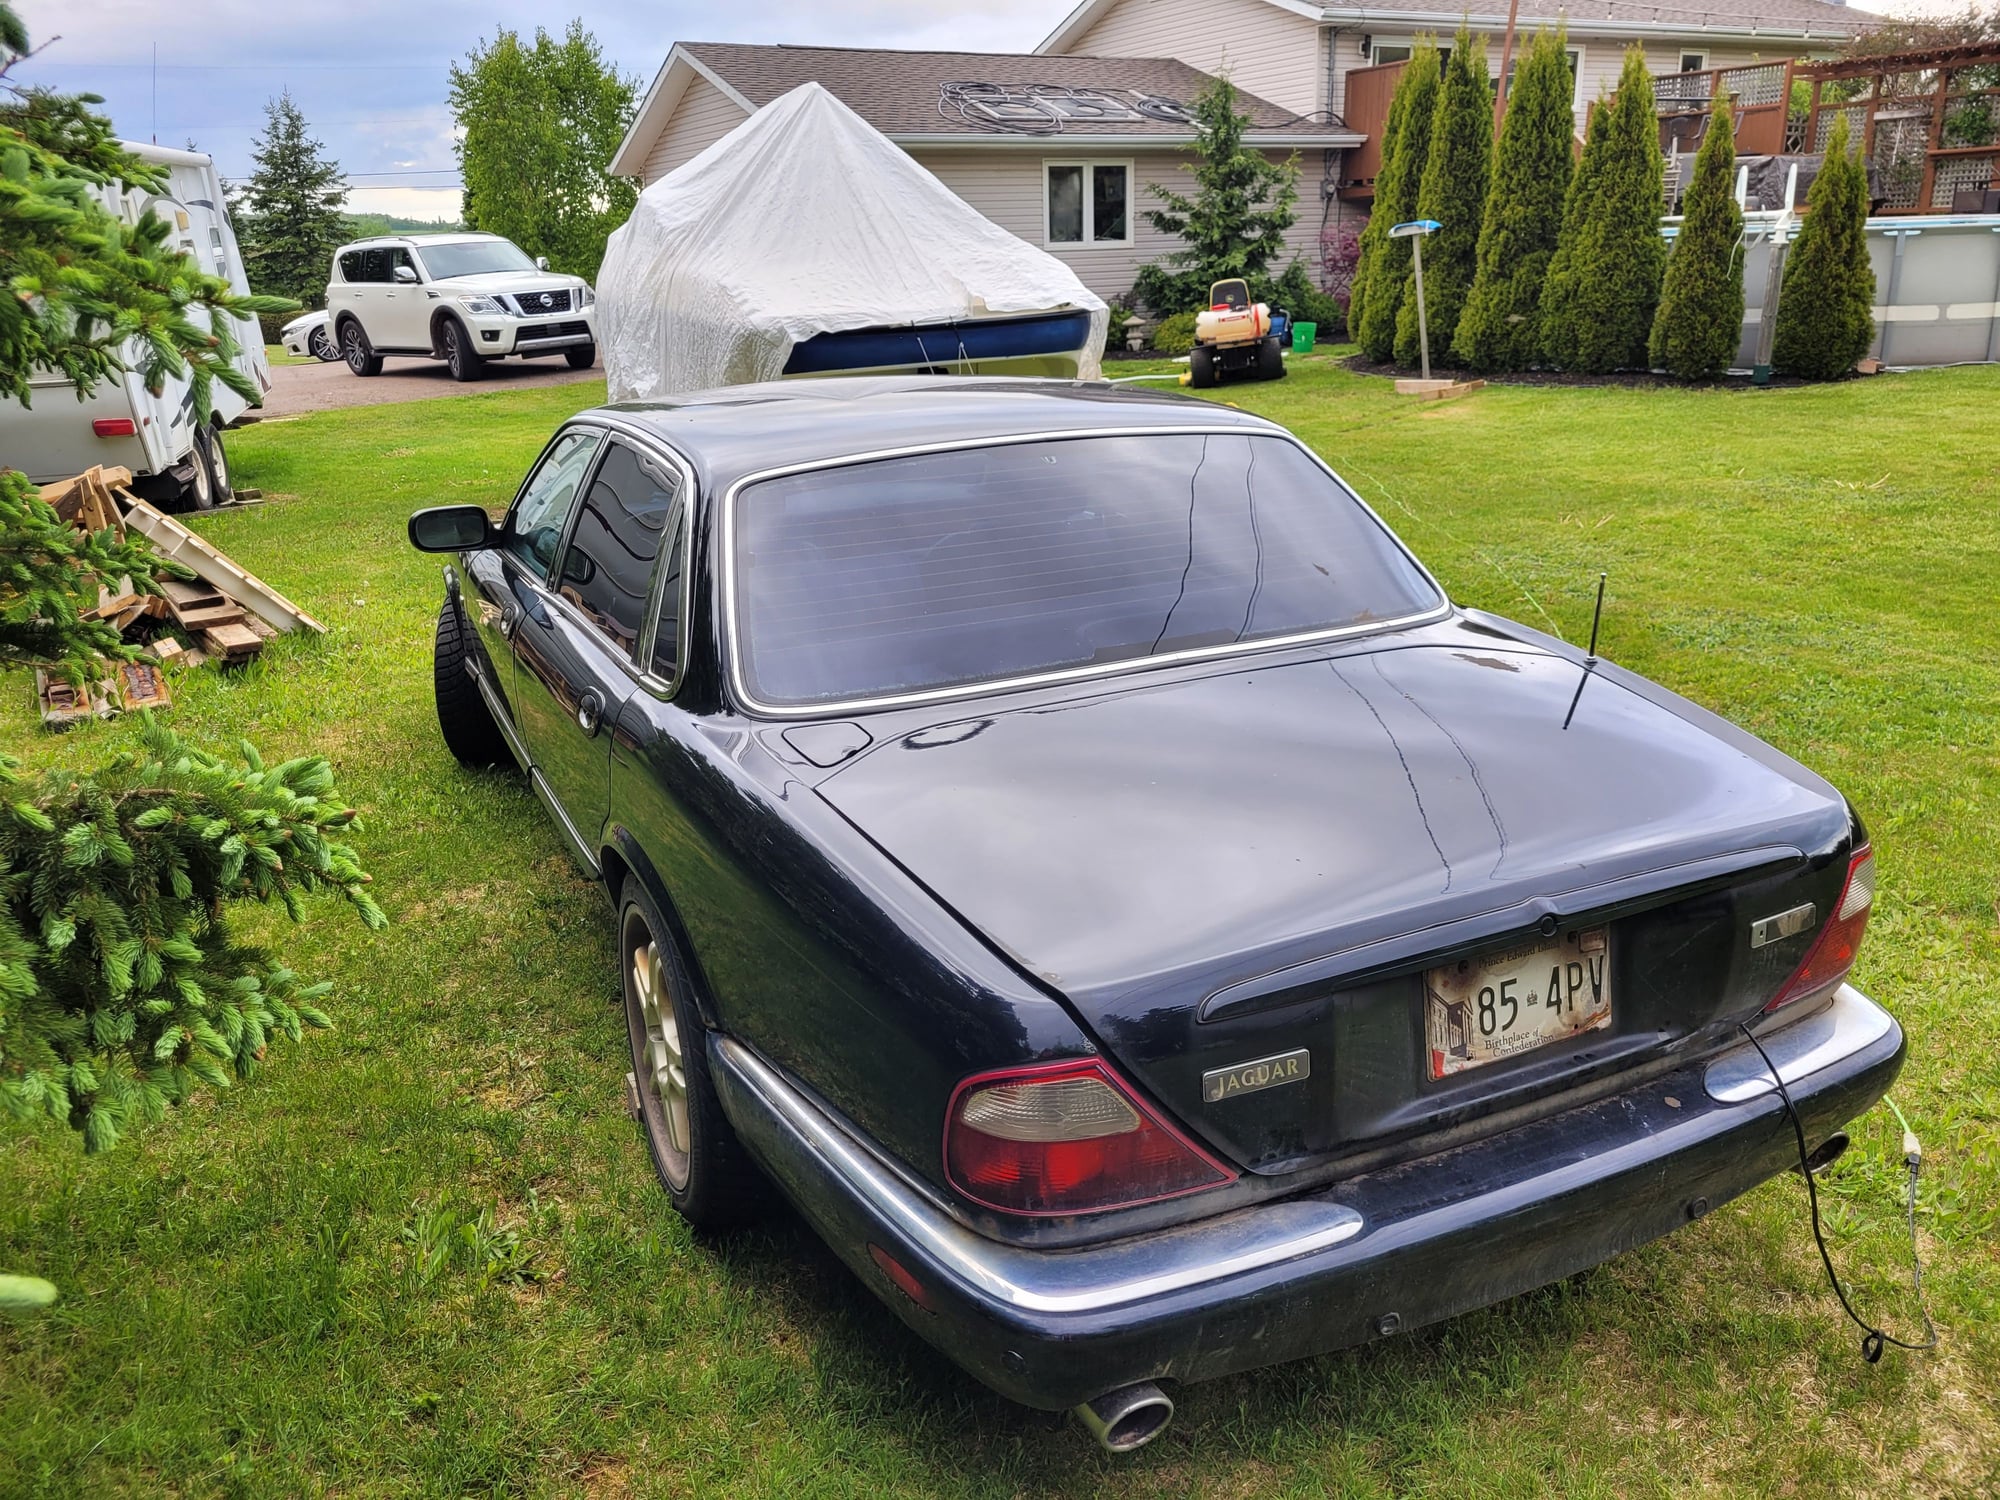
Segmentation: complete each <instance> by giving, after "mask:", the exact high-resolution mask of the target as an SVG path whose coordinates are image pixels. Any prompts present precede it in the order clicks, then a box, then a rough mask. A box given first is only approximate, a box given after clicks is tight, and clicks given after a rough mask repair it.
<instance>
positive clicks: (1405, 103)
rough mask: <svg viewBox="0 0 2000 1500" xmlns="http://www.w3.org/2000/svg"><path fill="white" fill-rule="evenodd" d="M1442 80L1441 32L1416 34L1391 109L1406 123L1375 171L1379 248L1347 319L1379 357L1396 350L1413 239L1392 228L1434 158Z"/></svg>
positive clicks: (1368, 352) (1371, 222)
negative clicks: (1357, 311) (1356, 313)
mask: <svg viewBox="0 0 2000 1500" xmlns="http://www.w3.org/2000/svg"><path fill="white" fill-rule="evenodd" d="M1442 82H1443V70H1442V69H1441V68H1440V66H1439V64H1438V51H1437V38H1436V37H1434V36H1420V37H1418V38H1417V44H1416V49H1415V50H1414V51H1413V52H1411V54H1410V60H1409V62H1408V63H1407V64H1405V66H1404V68H1403V76H1402V77H1401V78H1399V79H1397V80H1396V92H1395V95H1394V97H1393V98H1392V100H1391V101H1390V105H1389V108H1390V112H1391V113H1392V114H1393V113H1394V112H1395V110H1396V106H1397V105H1398V104H1400V105H1401V106H1402V118H1403V124H1402V129H1401V130H1399V131H1397V132H1396V134H1395V136H1394V137H1393V138H1391V139H1385V140H1384V141H1383V143H1382V165H1381V169H1380V170H1379V171H1378V172H1377V173H1376V174H1375V207H1374V208H1373V210H1371V212H1370V213H1369V216H1368V228H1367V230H1365V231H1364V233H1366V234H1377V232H1378V226H1379V235H1378V238H1377V240H1376V242H1375V243H1376V250H1377V253H1376V254H1375V256H1374V257H1373V259H1372V263H1371V264H1370V267H1369V274H1368V280H1367V284H1366V286H1365V287H1362V288H1360V293H1361V299H1362V309H1361V317H1360V320H1359V321H1358V323H1357V322H1356V321H1355V320H1354V319H1352V318H1350V319H1349V321H1348V333H1349V334H1350V335H1351V336H1352V337H1353V338H1354V340H1355V342H1356V343H1358V344H1360V345H1361V352H1362V354H1363V355H1365V356H1366V357H1367V358H1369V359H1372V360H1375V361H1377V362H1378V363H1379V362H1381V361H1382V360H1386V359H1388V358H1390V357H1391V356H1392V355H1394V354H1395V352H1396V313H1397V310H1398V309H1399V308H1400V307H1401V306H1402V302H1403V283H1404V282H1405V281H1406V280H1407V279H1408V278H1409V273H1410V242H1409V241H1408V240H1392V239H1390V238H1389V231H1390V230H1391V229H1392V228H1394V227H1395V226H1396V225H1398V224H1405V223H1408V222H1409V221H1410V220H1411V219H1414V218H1415V217H1416V216H1417V214H1416V210H1417V189H1418V186H1419V185H1420V184H1421V183H1422V181H1423V176H1424V165H1425V163H1426V162H1428V161H1429V160H1430V154H1431V126H1432V123H1433V121H1434V119H1435V117H1436V115H1437V98H1438V90H1439V86H1440V84H1441V83H1442ZM1357 280H1358V278H1357Z"/></svg>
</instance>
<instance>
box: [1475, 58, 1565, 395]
mask: <svg viewBox="0 0 2000 1500" xmlns="http://www.w3.org/2000/svg"><path fill="white" fill-rule="evenodd" d="M1563 42H1564V36H1563V33H1562V31H1560V30H1557V31H1554V32H1548V31H1541V32H1537V33H1536V34H1535V36H1534V38H1533V40H1532V41H1530V42H1529V44H1528V48H1527V54H1526V56H1524V57H1523V58H1522V59H1521V61H1520V64H1519V66H1517V67H1516V68H1515V70H1514V86H1513V89H1512V90H1511V92H1510V93H1509V94H1508V97H1507V117H1506V119H1505V121H1504V122H1503V123H1502V125H1501V127H1500V141H1499V144H1498V146H1497V147H1496V148H1495V151H1494V159H1493V183H1492V186H1491V187H1490V188H1488V190H1487V194H1486V219H1485V223H1484V225H1483V226H1482V227H1481V229H1480V231H1479V269H1478V271H1477V273H1476V274H1475V275H1474V277H1473V281H1472V290H1471V292H1470V294H1469V295H1468V296H1467V297H1466V300H1465V314H1464V316H1463V317H1461V318H1460V319H1459V320H1458V338H1457V343H1456V346H1455V347H1456V351H1457V355H1458V358H1459V359H1460V360H1461V361H1462V362H1464V363H1465V364H1466V365H1468V366H1470V367H1471V368H1472V369H1474V370H1477V371H1480V372H1481V373H1490V372H1495V371H1502V370H1525V369H1528V368H1530V367H1531V366H1533V365H1537V364H1539V363H1540V362H1541V357H1542V325H1541V301H1542V283H1543V281H1544V279H1545V278H1546V277H1547V276H1548V272H1549V261H1550V259H1551V258H1552V257H1553V256H1554V255H1555V250H1556V241H1557V238H1558V236H1559V235H1560V234H1561V232H1562V220H1563V198H1564V196H1565V195H1566V194H1567V193H1568V191H1569V179H1570V173H1571V170H1572V168H1573V167H1574V161H1573V160H1572V156H1571V150H1570V139H1571V135H1572V133H1573V132H1574V130H1575V128H1576V125H1575V116H1574V115H1573V114H1572V112H1571V109H1570V99H1571V96H1572V93H1573V90H1574V87H1575V83H1574V80H1573V78H1572V76H1571V74H1570V70H1569V60H1568V58H1567V56H1566V55H1565V50H1564V46H1563Z"/></svg>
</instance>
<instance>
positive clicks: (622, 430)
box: [524, 412, 700, 702]
mask: <svg viewBox="0 0 2000 1500" xmlns="http://www.w3.org/2000/svg"><path fill="white" fill-rule="evenodd" d="M578 427H595V428H602V429H603V430H604V431H605V432H607V433H609V434H610V435H611V436H612V437H614V438H623V439H625V440H626V441H627V442H629V443H630V444H631V446H632V447H634V448H636V449H639V450H641V451H643V452H645V453H648V454H650V455H651V456H652V457H654V458H656V459H658V460H660V461H661V462H662V463H664V464H666V465H667V467H668V468H670V469H672V470H673V471H674V472H675V473H676V474H678V475H679V476H680V481H681V490H680V495H679V497H678V501H679V504H680V506H681V511H682V514H683V515H684V516H685V517H686V524H685V525H683V526H682V528H681V586H680V601H679V603H680V611H681V622H682V624H683V626H685V625H686V623H687V621H688V617H689V614H690V612H691V611H692V609H693V606H694V583H693V579H694V506H695V499H696V497H697V495H698V494H699V493H700V484H699V482H698V481H697V480H696V478H695V472H694V465H693V464H691V463H689V462H688V460H687V459H686V458H685V457H683V456H682V454H681V453H680V451H679V450H678V449H676V448H675V447H674V446H673V445H672V444H671V443H668V442H667V441H666V440H665V439H663V438H661V437H660V436H659V435H658V434H657V433H654V432H651V431H649V430H648V429H646V428H644V427H640V426H638V425H636V424H634V423H631V422H621V421H618V420H617V419H616V418H613V417H610V416H608V415H606V414H605V413H603V412H583V413H581V414H579V415H578V416H576V417H573V418H571V419H570V420H569V421H567V422H565V423H564V424H563V425H562V428H561V429H560V430H559V431H558V432H557V434H556V437H560V436H562V434H563V433H564V432H569V431H571V430H572V429H574V428H578ZM549 442H550V443H551V444H553V443H554V442H555V438H550V439H549ZM544 451H545V452H546V450H544ZM605 451H606V450H605V449H604V448H603V447H602V446H600V448H599V450H598V453H597V456H596V459H595V460H594V461H593V463H592V465H591V468H590V472H589V475H588V476H587V477H588V481H589V484H594V483H595V482H596V480H597V470H598V467H599V466H600V465H601V464H602V463H603V461H604V453H605ZM537 467H539V462H538V463H537ZM524 483H525V481H524ZM589 484H586V485H585V489H586V491H587V490H588V487H589ZM582 510H583V506H582V505H581V504H579V505H578V506H577V507H576V510H575V511H574V512H572V513H571V516H570V521H569V524H568V525H566V526H565V527H564V529H563V539H562V545H561V546H560V547H559V548H558V549H557V552H556V563H557V564H558V566H557V567H555V568H553V569H551V571H552V572H555V573H556V575H557V576H558V577H560V576H561V569H560V564H561V562H562V561H563V559H564V557H565V556H566V554H567V553H568V552H569V544H570V537H571V535H572V533H573V531H574V528H575V524H576V516H577V515H578V514H580V513H581V512H582ZM669 514H670V515H671V512H669ZM665 550H666V549H665V548H662V549H661V553H662V555H664V553H665ZM659 574H660V563H659V558H658V557H655V558H654V560H653V577H652V579H651V581H650V582H649V583H648V584H647V587H646V613H645V617H644V618H643V620H642V621H641V622H640V626H639V639H640V640H642V641H645V642H646V643H648V645H649V646H650V645H651V642H652V640H653V632H654V630H655V629H656V628H657V627H658V625H659V620H660V604H661V600H662V598H663V596H662V594H661V592H660V577H659ZM541 588H542V592H543V593H544V594H546V595H547V596H548V598H549V599H550V600H551V601H552V602H553V603H554V604H555V605H556V606H557V607H558V608H560V609H563V610H566V611H567V612H568V614H569V617H570V618H571V619H572V620H574V621H576V622H577V623H578V624H579V625H581V626H582V627H583V628H584V629H586V630H595V631H596V632H597V633H598V634H599V635H600V636H604V631H603V629H602V628H601V627H600V626H598V625H597V623H596V622H595V621H593V620H588V619H586V618H584V615H583V612H582V611H581V610H579V609H578V608H577V607H576V606H575V605H573V604H571V603H570V602H569V601H568V600H567V599H565V598H563V597H562V596H561V595H560V594H559V593H557V592H556V590H555V589H554V588H553V587H552V586H550V585H549V583H548V582H547V581H546V580H543V581H541ZM604 638H605V640H607V641H609V640H610V637H609V636H604ZM683 639H684V640H685V636H683ZM612 654H613V655H614V656H618V662H619V665H620V666H621V667H623V668H624V669H625V673H626V675H627V676H629V677H631V678H632V679H633V680H634V681H635V682H637V683H638V684H639V686H641V687H643V688H644V689H645V690H646V691H647V692H649V693H651V694H652V695H653V696H654V697H655V698H658V699H660V700H662V701H663V702H664V701H667V700H670V699H671V698H672V697H673V696H674V694H676V693H677V692H679V691H680V686H681V683H682V681H683V680H684V679H685V678H686V677H687V652H686V651H685V650H683V651H682V652H681V659H680V661H679V662H677V663H676V664H675V666H674V673H673V676H671V677H662V676H660V675H659V674H658V673H656V672H654V671H653V670H652V662H651V660H650V659H649V660H648V661H647V663H646V665H645V666H644V667H641V666H639V664H638V663H637V662H635V661H632V660H630V659H629V658H627V657H624V656H619V655H618V652H617V650H616V647H615V644H614V647H613V651H612Z"/></svg>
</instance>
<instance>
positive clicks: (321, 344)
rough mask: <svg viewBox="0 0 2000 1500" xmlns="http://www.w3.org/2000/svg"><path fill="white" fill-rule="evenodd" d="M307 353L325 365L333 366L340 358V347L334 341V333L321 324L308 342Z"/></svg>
mask: <svg viewBox="0 0 2000 1500" xmlns="http://www.w3.org/2000/svg"><path fill="white" fill-rule="evenodd" d="M306 353H308V354H310V355H311V356H312V357H313V358H314V359H316V360H318V361H319V362H320V363H321V364H323V365H330V364H333V363H334V362H335V361H336V360H338V359H339V358H340V346H339V345H338V344H336V343H334V341H333V332H332V330H330V329H329V328H327V327H326V325H325V324H321V325H320V326H319V327H318V328H315V329H314V330H313V331H312V335H311V337H309V338H308V339H307V340H306Z"/></svg>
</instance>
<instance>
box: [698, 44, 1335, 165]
mask: <svg viewBox="0 0 2000 1500" xmlns="http://www.w3.org/2000/svg"><path fill="white" fill-rule="evenodd" d="M680 50H681V51H683V52H686V53H688V54H689V55H690V56H692V57H693V58H695V59H696V60H697V61H699V62H700V63H701V64H702V65H703V66H705V67H708V68H710V69H712V70H714V72H715V74H716V75H717V76H718V77H720V78H721V79H723V81H725V82H726V83H728V84H729V86H730V87H731V88H734V89H735V90H736V91H737V92H738V93H740V94H742V95H743V96H744V98H746V99H748V100H749V101H750V103H751V104H752V105H754V106H757V107H759V108H762V107H763V106H764V105H766V104H769V103H770V102H771V101H772V100H773V99H775V98H777V97H778V96H779V95H780V94H785V93H789V92H790V91H791V90H792V89H795V88H797V87H798V86H799V85H800V84H802V83H819V84H821V85H822V86H823V87H825V88H826V89H827V91H828V92H830V93H831V94H833V96H834V97H835V98H837V99H839V100H840V101H841V103H843V104H845V105H846V106H847V107H848V108H849V109H851V110H853V111H854V112H855V113H856V114H858V115H860V116H861V118H862V119H864V120H866V121H867V122H868V123H869V124H870V125H873V126H874V127H875V128H876V129H877V130H879V131H881V132H882V133H883V134H884V135H887V136H890V137H891V138H894V137H898V136H902V137H908V136H913V135H965V136H974V137H994V138H997V139H1005V138H1007V137H1008V136H1009V135H1018V134H1024V133H1026V134H1036V133H1037V132H1019V131H1006V130H1001V129H996V128H995V127H993V126H992V125H990V124H984V123H981V119H982V115H981V112H980V110H979V109H978V108H977V107H975V108H973V109H971V110H970V111H968V110H965V109H960V108H956V107H954V106H953V105H951V104H950V103H948V102H947V101H946V100H945V92H946V90H947V89H948V88H949V87H950V86H952V85H961V84H991V85H999V86H1002V87H1004V88H1006V89H1009V90H1019V89H1025V88H1027V87H1029V86H1039V87H1042V88H1048V89H1054V90H1064V89H1107V90H1113V91H1117V92H1118V93H1120V94H1127V95H1137V96H1143V97H1146V98H1150V99H1164V100H1170V101H1172V102H1173V103H1175V104H1181V105H1186V104H1191V103H1192V102H1193V101H1194V98H1195V96H1196V95H1197V94H1199V93H1200V92H1201V91H1202V89H1204V88H1205V87H1207V86H1208V84H1209V83H1210V82H1211V81H1212V80H1211V78H1210V75H1208V74H1207V73H1204V72H1202V71H1201V70H1200V69H1198V68H1191V67H1189V66H1188V65H1187V64H1186V63H1184V62H1178V61H1176V60H1175V59H1173V58H1167V57H1090V56H1077V55H1068V56H1059V57H1044V56H1038V55H1036V54H1033V53H1006V52H902V51H894V50H890V49H887V48H850V47H793V46H753V45H749V44H745V43H738V42H682V43H681V44H680ZM1237 108H1238V109H1239V110H1241V111H1242V112H1243V113H1244V114H1246V115H1248V116H1249V117H1250V128H1251V129H1252V130H1253V131H1256V132H1257V133H1259V134H1280V133H1282V134H1287V135H1297V136H1301V137H1314V138H1317V137H1320V136H1326V135H1330V134H1340V133H1342V131H1341V127H1340V126H1338V125H1334V124H1330V123H1329V122H1328V121H1327V120H1326V119H1324V118H1318V119H1315V118H1312V117H1310V116H1300V115H1295V114H1293V113H1292V112H1291V111H1290V110H1288V109H1284V108H1281V107H1280V106H1278V105H1276V104H1273V103H1271V102H1270V100H1268V99H1260V98H1258V97H1257V96H1256V95H1255V94H1247V93H1242V92H1241V91H1240V90H1239V92H1238V104H1237ZM1063 129H1064V132H1065V133H1070V132H1073V133H1076V134H1082V135H1117V136H1128V135H1129V136H1158V137H1160V138H1161V139H1162V140H1166V141H1175V140H1186V139H1188V138H1189V137H1190V136H1191V135H1192V133H1193V132H1192V131H1191V130H1190V129H1189V127H1188V125H1187V124H1186V123H1184V122H1182V121H1179V120H1175V119H1171V118H1165V119H1161V118H1151V117H1149V116H1147V115H1144V114H1139V115H1135V116H1134V117H1131V118H1124V119H1118V120H1116V121H1102V122H1098V121H1091V120H1089V119H1087V118H1086V119H1078V118H1074V117H1073V118H1072V120H1071V121H1070V122H1069V123H1067V124H1066V125H1065V126H1064V127H1063ZM1047 133H1053V132H1045V133H1043V134H1047Z"/></svg>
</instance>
